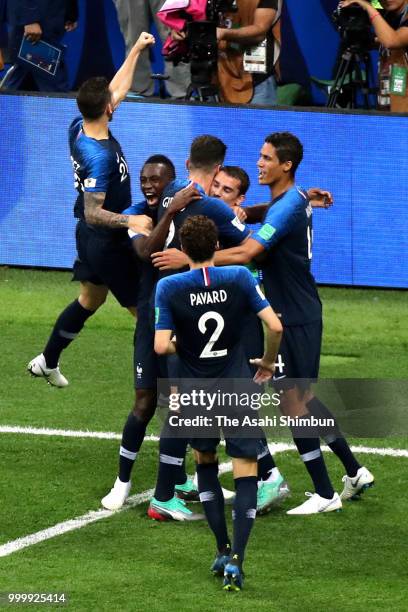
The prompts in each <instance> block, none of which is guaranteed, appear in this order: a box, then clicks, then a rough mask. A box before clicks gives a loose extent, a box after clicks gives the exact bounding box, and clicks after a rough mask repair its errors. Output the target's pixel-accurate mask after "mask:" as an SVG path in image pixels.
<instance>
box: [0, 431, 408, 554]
mask: <svg viewBox="0 0 408 612" xmlns="http://www.w3.org/2000/svg"><path fill="white" fill-rule="evenodd" d="M0 433H21V434H32V435H46V436H64V437H76V438H98V439H108V440H119V439H120V438H121V436H120V435H119V434H115V433H112V432H92V431H70V430H65V429H47V428H34V427H17V426H9V425H3V426H0ZM145 440H150V441H158V437H157V436H146V437H145ZM269 449H270V451H271V452H272V453H283V452H286V451H292V450H296V447H295V445H294V444H287V443H283V442H276V443H273V442H272V443H270V444H269ZM351 449H352V451H353V452H356V453H361V454H370V455H380V456H383V457H384V456H389V457H405V458H408V450H405V449H398V448H371V447H369V446H352V447H351ZM322 450H324V451H325V452H330V449H329V447H328V446H323V447H322ZM231 469H232V464H231V462H226V463H222V464H221V465H220V466H219V471H220V473H221V474H224V473H227V472H230V471H231ZM153 493H154V490H153V489H149V490H147V491H143V492H142V493H137V494H136V495H132V496H131V497H129V498H128V500H127V501H128V503H127V504H126V505H125V506H124V507H123V508H122V509H121V510H114V511H112V510H92V511H90V512H87V513H86V514H83V515H82V516H78V517H76V518H73V519H69V520H67V521H63V522H62V523H57V524H56V525H54V526H53V527H48V528H47V529H43V530H42V531H37V532H36V533H32V534H30V535H28V536H24V537H22V538H17V539H16V540H12V541H10V542H7V543H6V544H3V545H1V546H0V557H7V556H8V555H11V554H12V553H15V552H17V551H19V550H22V549H23V548H27V547H29V546H33V545H34V544H38V543H39V542H44V541H45V540H50V539H51V538H55V537H56V536H59V535H62V534H64V533H67V532H69V531H76V530H77V529H81V528H82V527H85V526H86V525H89V524H90V523H95V522H96V521H100V520H102V519H105V518H108V517H110V516H112V515H113V514H118V513H119V512H123V511H125V510H128V509H129V508H131V507H133V506H137V505H139V504H142V503H143V502H145V501H147V500H148V499H150V498H151V496H152V495H153Z"/></svg>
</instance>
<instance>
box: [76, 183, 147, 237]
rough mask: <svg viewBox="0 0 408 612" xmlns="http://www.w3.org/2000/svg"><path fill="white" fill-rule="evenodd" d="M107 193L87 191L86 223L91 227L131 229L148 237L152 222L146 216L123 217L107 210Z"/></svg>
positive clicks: (85, 195)
mask: <svg viewBox="0 0 408 612" xmlns="http://www.w3.org/2000/svg"><path fill="white" fill-rule="evenodd" d="M105 197H106V193H105V192H97V191H85V193H84V207H85V221H86V222H87V223H89V224H90V225H102V226H104V227H108V228H110V229H120V228H125V229H131V230H133V231H134V232H136V233H138V234H144V235H145V236H148V235H149V233H150V230H151V228H152V220H151V219H150V218H149V217H147V216H146V215H121V214H118V213H114V212H111V211H110V210H105V209H104V208H103V204H104V202H105Z"/></svg>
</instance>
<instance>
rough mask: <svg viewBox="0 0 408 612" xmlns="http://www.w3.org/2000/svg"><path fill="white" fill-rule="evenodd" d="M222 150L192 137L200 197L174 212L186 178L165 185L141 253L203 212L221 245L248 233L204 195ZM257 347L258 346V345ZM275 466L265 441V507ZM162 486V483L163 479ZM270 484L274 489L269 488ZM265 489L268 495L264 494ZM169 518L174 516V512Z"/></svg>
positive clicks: (170, 452)
mask: <svg viewBox="0 0 408 612" xmlns="http://www.w3.org/2000/svg"><path fill="white" fill-rule="evenodd" d="M225 152H226V146H225V144H224V143H223V142H222V141H221V140H219V139H218V138H216V137H215V136H209V135H204V136H199V137H197V138H195V139H194V141H193V143H192V145H191V148H190V156H189V159H188V160H187V169H188V171H189V177H188V179H189V180H190V181H192V182H193V183H194V184H195V186H196V189H197V191H198V193H199V194H200V195H201V196H202V197H201V198H199V199H196V200H195V201H193V202H192V203H190V204H189V205H188V207H186V208H185V210H181V211H180V212H179V213H177V214H173V213H169V204H170V203H171V201H172V198H173V197H174V195H175V194H176V193H177V191H178V190H180V189H181V188H188V187H187V186H188V185H189V181H188V180H187V181H180V180H176V181H173V182H172V183H171V184H170V185H169V186H168V187H167V188H166V190H165V191H164V193H163V196H162V199H161V202H160V206H159V215H158V218H159V222H158V225H157V226H156V227H155V228H154V230H153V231H152V233H151V234H150V236H148V237H146V238H145V239H144V243H145V251H144V256H145V257H147V256H148V255H150V254H152V253H154V252H156V251H157V250H158V249H162V248H163V246H164V247H165V248H166V249H171V250H172V251H173V250H174V248H177V247H179V238H178V232H179V229H180V227H181V225H182V223H183V221H184V220H185V219H186V218H187V217H188V216H192V215H196V214H203V215H205V216H207V217H209V218H211V219H212V220H213V221H214V222H215V224H216V226H217V228H218V232H219V236H220V241H221V243H222V245H223V246H230V245H232V244H233V243H235V244H238V243H240V242H242V240H245V239H246V238H247V237H248V236H249V234H250V230H249V229H248V228H247V227H246V226H245V225H244V224H242V223H241V222H240V221H239V219H238V218H237V217H236V216H235V214H234V211H233V210H232V209H231V208H230V207H229V206H228V205H226V204H224V202H222V201H221V200H220V199H217V198H211V197H208V195H207V194H208V193H209V192H210V191H211V187H212V183H213V180H214V178H215V176H217V175H218V173H219V171H220V167H221V164H222V162H223V161H224V157H225ZM153 261H154V256H153ZM171 273H172V271H167V272H164V273H161V275H163V274H171ZM260 350H262V346H261V348H260ZM164 444H168V445H169V447H170V444H171V443H170V441H167V442H164ZM176 446H177V449H176ZM186 447H187V440H185V444H184V449H183V448H182V441H181V440H177V441H175V442H174V443H173V444H172V448H171V449H170V448H168V449H167V450H166V452H164V451H163V452H162V453H161V457H162V459H163V458H164V457H171V460H172V461H180V458H181V457H183V458H184V455H185V449H186ZM166 460H167V459H166ZM163 461H164V459H163ZM275 468H276V465H275V462H274V460H273V458H272V456H271V454H270V452H269V448H268V446H267V444H266V441H265V444H264V446H263V449H262V451H261V452H260V457H259V465H258V473H259V477H260V478H261V479H262V480H265V481H266V480H269V479H270V478H273V479H275V482H274V484H273V487H272V486H268V487H267V488H264V490H263V493H262V495H261V497H262V499H263V498H264V497H265V499H263V502H265V503H263V504H262V508H261V509H262V510H265V511H266V510H267V509H268V507H270V505H271V504H272V503H274V502H275V501H276V500H277V498H279V497H280V495H281V491H280V485H281V483H280V482H279V484H278V486H277V487H275V484H276V482H277V478H279V479H280V478H282V483H283V477H281V475H280V474H279V472H278V470H277V469H275ZM159 482H160V478H159ZM268 484H269V485H271V484H272V483H270V482H268ZM163 487H165V484H164V483H163ZM158 488H159V490H160V486H158ZM272 488H274V489H276V490H274V491H272ZM267 489H268V495H266V490H267ZM284 489H285V490H286V487H284ZM166 495H167V494H166ZM186 510H187V509H186ZM173 518H176V517H175V516H174V517H173Z"/></svg>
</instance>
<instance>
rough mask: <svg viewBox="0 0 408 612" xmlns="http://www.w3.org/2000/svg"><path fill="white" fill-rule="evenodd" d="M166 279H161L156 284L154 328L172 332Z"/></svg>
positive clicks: (172, 323) (172, 324) (171, 317)
mask: <svg viewBox="0 0 408 612" xmlns="http://www.w3.org/2000/svg"><path fill="white" fill-rule="evenodd" d="M168 284H169V283H168V279H167V278H162V279H161V280H160V281H159V282H158V283H157V288H156V299H155V304H154V305H155V327H156V329H157V330H159V329H171V330H174V322H173V316H172V314H171V309H170V303H169V299H168V298H169V287H168Z"/></svg>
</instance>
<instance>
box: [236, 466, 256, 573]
mask: <svg viewBox="0 0 408 612" xmlns="http://www.w3.org/2000/svg"><path fill="white" fill-rule="evenodd" d="M234 482H235V491H236V496H235V500H234V509H233V511H232V519H233V523H234V540H233V545H232V554H233V555H238V558H239V561H240V562H241V563H242V561H243V559H244V554H245V548H246V545H247V543H248V539H249V535H250V533H251V529H252V526H253V524H254V520H255V516H256V497H257V491H258V484H257V478H256V476H246V477H244V478H235V480H234Z"/></svg>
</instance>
